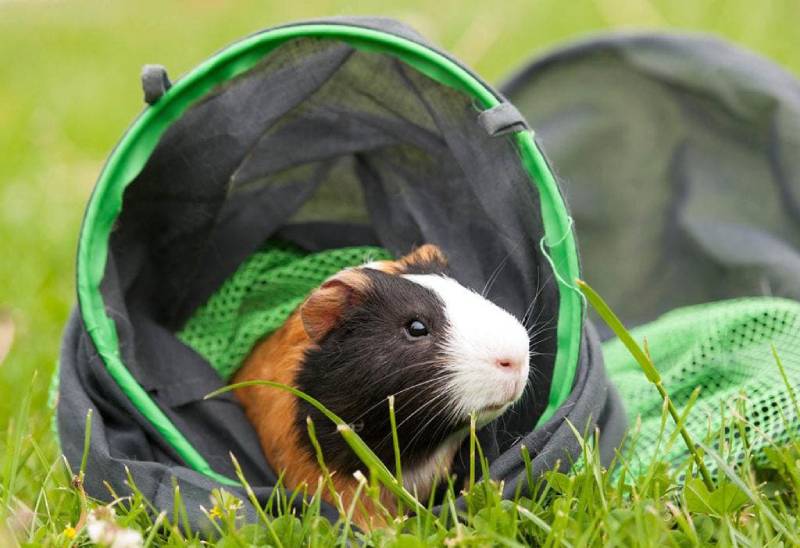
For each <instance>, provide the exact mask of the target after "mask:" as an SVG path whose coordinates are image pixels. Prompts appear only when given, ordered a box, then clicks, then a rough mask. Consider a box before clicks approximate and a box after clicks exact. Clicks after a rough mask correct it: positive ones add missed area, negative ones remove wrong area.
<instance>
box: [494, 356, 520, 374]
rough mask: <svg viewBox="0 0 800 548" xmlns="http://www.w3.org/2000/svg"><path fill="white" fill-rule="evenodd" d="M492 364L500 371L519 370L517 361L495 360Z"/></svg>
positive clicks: (508, 359)
mask: <svg viewBox="0 0 800 548" xmlns="http://www.w3.org/2000/svg"><path fill="white" fill-rule="evenodd" d="M494 363H495V365H497V367H499V368H500V369H505V370H506V371H509V372H511V371H517V370H518V369H519V368H520V363H519V361H518V360H514V359H511V358H497V359H496V360H495V362H494Z"/></svg>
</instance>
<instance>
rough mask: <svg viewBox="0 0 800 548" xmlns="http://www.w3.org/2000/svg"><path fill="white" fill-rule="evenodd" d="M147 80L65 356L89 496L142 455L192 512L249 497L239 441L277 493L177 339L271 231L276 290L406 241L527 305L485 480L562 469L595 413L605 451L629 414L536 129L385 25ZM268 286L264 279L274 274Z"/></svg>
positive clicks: (86, 246)
mask: <svg viewBox="0 0 800 548" xmlns="http://www.w3.org/2000/svg"><path fill="white" fill-rule="evenodd" d="M143 82H144V87H145V92H146V98H147V101H148V102H149V103H150V106H149V107H147V108H146V109H145V110H144V112H143V113H142V114H141V116H140V117H139V118H138V119H137V120H136V121H135V122H134V123H133V125H132V126H131V127H130V129H129V130H128V131H127V133H126V134H125V135H124V136H123V138H122V140H121V141H120V143H119V144H118V145H117V147H116V148H115V150H114V151H113V153H112V154H111V156H110V157H109V159H108V161H107V163H106V165H105V167H104V169H103V170H102V173H101V175H100V177H99V180H98V182H97V185H96V187H95V190H94V192H93V194H92V196H91V199H90V201H89V205H88V207H87V210H86V214H85V218H84V222H83V226H82V228H81V234H80V241H79V250H78V261H77V288H78V309H77V310H76V311H75V312H74V313H73V315H72V316H71V318H70V320H69V323H68V326H67V329H66V334H65V337H64V343H63V350H62V354H61V359H60V367H59V386H58V399H57V429H58V434H59V439H60V443H61V446H62V449H63V452H64V454H65V456H66V458H67V460H68V461H69V462H70V463H71V465H72V466H73V467H77V466H78V464H79V463H80V462H81V459H82V454H83V447H84V422H85V417H86V416H87V412H88V411H89V410H90V409H91V410H93V414H92V418H91V439H90V443H89V445H88V455H87V459H88V460H87V463H88V465H87V470H88V471H89V472H88V474H87V476H86V480H85V488H86V490H87V492H88V493H89V494H90V495H92V496H94V497H98V498H101V499H102V498H108V497H109V496H110V495H109V493H108V491H107V490H106V488H105V487H104V485H103V482H104V481H105V482H108V483H109V484H110V485H111V486H112V487H113V488H114V489H115V490H116V492H117V493H126V492H128V490H129V489H128V487H126V484H125V481H126V479H127V471H129V472H130V475H131V477H132V478H133V480H134V481H135V482H136V485H137V486H138V488H139V489H140V490H141V491H142V493H143V494H144V495H145V496H146V497H147V498H148V499H149V500H150V501H152V502H153V503H154V505H155V506H156V507H158V508H161V509H165V510H169V509H171V508H172V507H173V493H174V487H173V482H177V484H178V485H179V486H180V489H181V497H182V499H183V501H184V502H185V503H186V506H187V510H188V512H189V518H190V520H191V522H192V524H193V525H195V526H198V527H202V525H203V520H204V517H203V514H202V513H201V511H200V505H208V501H209V494H210V492H211V490H212V489H214V488H216V487H220V486H224V487H226V488H227V489H229V490H232V491H234V492H242V491H241V490H240V487H238V482H237V481H235V480H234V478H235V474H234V469H233V466H232V463H231V460H230V458H229V453H233V454H234V455H236V457H237V459H238V461H239V463H240V464H241V467H242V470H243V472H244V475H245V477H246V478H247V479H248V482H249V483H250V484H251V485H252V486H253V488H254V490H255V492H256V494H257V496H258V497H259V498H261V499H266V498H267V497H268V496H269V495H270V493H271V491H272V490H273V488H274V487H275V484H276V473H275V471H273V470H270V468H269V466H268V464H267V463H266V461H265V459H264V457H263V455H262V453H261V449H260V447H259V444H258V441H257V439H256V436H255V433H254V431H253V428H252V427H251V425H250V424H249V423H248V421H247V419H246V418H245V416H244V414H243V412H242V409H241V408H240V406H239V405H238V403H237V402H236V400H235V399H234V398H233V397H232V396H231V395H230V394H228V395H227V396H223V397H219V398H214V399H209V400H204V399H203V397H204V396H205V395H206V394H208V393H210V392H211V391H213V390H215V389H217V388H220V387H221V386H224V384H225V383H226V380H227V379H226V374H227V373H228V372H229V371H228V369H226V368H225V367H219V364H218V363H216V362H215V360H214V359H210V358H209V354H208V353H206V352H203V351H202V350H203V348H206V347H203V345H202V344H200V345H199V346H193V345H190V344H186V342H185V341H187V340H195V341H196V340H198V339H197V338H196V337H195V338H194V339H193V338H192V333H196V332H195V331H192V328H193V326H194V327H196V325H197V324H196V323H192V322H193V321H194V322H196V318H197V314H198V312H199V311H202V310H207V307H208V306H211V304H212V303H213V302H215V301H214V299H215V298H216V299H219V296H220V295H227V294H228V293H225V291H227V290H229V289H230V288H231V287H233V286H231V280H236V279H240V280H241V279H242V278H241V273H242V272H243V270H242V269H243V268H245V269H246V268H248V265H252V264H253V261H254V258H256V259H258V260H256V263H258V261H262V262H261V263H258V264H262V265H263V261H266V262H267V263H268V262H269V260H270V257H274V254H275V250H276V249H277V248H275V247H274V245H275V244H274V243H275V242H278V241H279V242H281V245H289V246H291V249H292V250H293V253H294V255H293V256H292V257H290V259H291V260H290V263H291V264H290V268H289V269H288V270H286V271H285V272H284V273H285V274H286V273H287V272H288V274H286V276H284V277H283V278H280V279H278V278H276V279H278V281H277V282H275V283H278V284H280V283H282V284H284V285H282V286H280V285H279V286H276V287H278V288H279V289H280V291H273V292H272V294H273V295H275V294H284V293H282V292H283V291H285V292H291V291H294V292H295V293H293V295H295V294H296V293H297V292H298V291H299V290H298V287H300V288H303V287H307V286H308V285H309V284H312V285H311V286H313V283H312V282H314V281H315V280H317V281H321V279H322V278H321V277H324V274H325V272H326V271H327V270H330V269H331V268H333V267H338V266H346V263H347V262H348V261H353V260H354V258H353V256H352V254H348V253H352V251H348V250H353V249H359V250H363V249H365V248H370V249H374V248H379V249H380V250H385V252H387V253H389V254H391V255H395V256H397V255H400V254H402V253H405V252H407V251H408V250H410V249H411V248H412V247H413V246H415V245H420V244H423V243H434V244H437V245H439V246H440V247H441V248H442V249H443V250H444V252H445V253H446V254H447V256H448V258H449V262H450V265H451V270H452V274H453V276H454V277H455V278H456V279H458V281H460V282H461V283H463V284H464V285H467V286H469V287H472V288H475V289H476V290H479V291H480V290H481V289H484V288H485V289H486V290H487V292H488V297H489V298H490V299H492V300H493V301H495V302H496V303H497V304H499V305H501V306H503V307H504V308H506V309H507V310H509V311H510V312H512V313H513V314H515V315H516V316H517V317H519V318H522V317H523V316H525V311H526V310H527V309H528V307H529V305H530V304H531V303H532V302H533V303H534V305H535V306H534V311H535V312H534V313H533V314H532V315H531V317H533V318H535V321H536V322H537V331H538V332H539V333H540V334H541V336H539V337H537V338H536V340H535V341H534V344H533V345H532V349H533V350H534V351H535V357H534V358H533V361H532V368H531V370H532V373H531V379H530V385H531V390H530V391H529V392H528V393H527V395H526V396H525V397H524V398H523V400H522V401H521V402H520V403H518V404H517V406H516V407H515V408H514V410H513V411H512V412H510V413H509V414H507V415H506V416H504V417H502V418H501V419H500V420H501V421H502V424H501V425H498V424H497V421H496V422H495V423H491V424H489V425H487V426H486V427H484V428H483V429H482V430H481V431H480V434H479V437H480V440H481V443H482V446H483V448H484V450H485V452H486V454H487V457H488V458H489V460H490V462H491V473H492V475H493V476H494V477H496V478H500V479H504V480H505V485H506V490H507V493H508V494H509V496H511V495H512V494H513V492H514V490H515V489H516V486H517V483H518V482H519V481H520V480H521V478H522V476H523V475H524V464H523V461H522V459H521V456H520V451H519V448H520V445H521V444H524V445H525V446H526V447H527V448H528V450H529V451H530V452H531V454H532V455H533V456H534V458H533V469H534V472H535V473H536V474H540V473H542V472H544V471H546V470H550V469H552V468H553V467H555V466H556V465H557V462H560V465H561V466H562V467H563V466H567V464H568V462H569V461H570V460H571V459H574V458H577V456H578V454H579V445H578V442H577V440H576V439H575V436H574V435H573V433H572V430H571V427H570V426H569V424H568V423H567V421H565V419H569V422H570V423H571V424H573V425H577V426H578V427H593V426H597V427H598V428H599V429H600V431H601V432H602V436H601V450H602V454H603V456H604V458H605V459H606V460H608V459H609V458H610V456H611V455H612V454H613V449H614V448H615V447H616V446H617V445H618V443H619V441H620V439H621V436H622V432H623V430H624V428H625V424H626V420H625V416H624V412H623V410H622V407H621V405H620V402H619V399H618V397H617V395H616V392H615V390H614V389H613V388H612V387H611V386H610V385H609V383H608V380H607V378H606V375H605V372H604V368H603V362H602V356H601V353H600V344H599V342H598V339H597V338H596V337H595V336H594V334H593V332H592V330H591V328H590V327H589V326H588V325H587V324H586V323H585V322H584V317H585V310H584V305H583V301H582V299H581V297H580V295H579V293H578V292H577V290H576V289H575V287H574V286H573V281H574V279H575V278H576V277H578V275H579V261H578V255H577V248H576V242H575V238H574V234H573V226H572V222H571V220H570V217H569V214H568V211H567V208H566V206H565V204H564V201H563V199H562V196H561V193H560V191H559V187H558V184H557V182H556V180H555V177H554V175H553V173H552V171H551V169H550V166H549V164H548V162H547V160H546V159H545V157H544V155H543V153H542V151H541V149H540V148H539V146H538V145H537V144H536V142H535V140H534V137H533V133H532V132H531V131H530V130H529V128H528V127H527V124H526V122H525V120H524V119H523V118H522V116H521V115H520V114H519V112H518V111H517V110H516V109H515V108H514V107H513V106H512V105H511V104H510V103H509V102H508V101H506V100H505V99H504V98H503V96H502V95H500V94H499V93H498V92H496V91H495V90H494V89H492V88H491V87H490V86H489V85H488V84H486V83H485V82H483V81H482V80H481V79H480V78H479V77H478V76H476V75H475V74H474V73H473V72H471V71H470V70H469V69H467V68H466V67H464V66H463V65H461V64H460V63H459V62H458V61H457V60H455V59H453V58H452V57H451V56H449V55H447V54H446V53H444V52H441V51H439V50H437V49H436V48H434V47H432V46H431V45H429V44H427V43H426V42H425V41H424V40H423V39H422V38H421V37H419V36H418V35H417V34H415V33H414V32H413V31H411V30H409V29H408V28H406V27H404V26H402V25H399V24H397V23H395V22H393V21H390V20H379V19H330V20H319V21H312V22H306V23H299V24H293V25H287V26H282V27H278V28H273V29H270V30H266V31H264V32H260V33H257V34H254V35H252V36H250V37H248V38H245V39H244V40H242V41H240V42H238V43H236V44H234V45H232V46H230V47H228V48H227V49H224V50H223V51H221V52H219V53H218V54H216V55H215V56H213V57H212V58H210V59H209V60H207V61H206V62H204V63H203V64H201V65H200V66H199V67H197V68H196V69H195V70H193V71H191V72H190V73H189V74H188V75H186V76H185V77H183V78H181V79H180V80H179V81H177V82H176V83H175V84H174V85H172V86H171V85H170V83H169V80H168V79H167V78H166V75H165V74H164V73H163V72H160V71H159V70H157V69H153V68H152V67H151V68H150V69H148V70H146V71H145V73H144V78H143ZM287 260H288V259H287ZM287 264H288V263H287ZM251 274H252V272H251ZM266 274H268V272H267V271H265V275H266ZM237 276H238V278H237ZM247 279H249V280H254V283H255V282H256V281H258V280H257V277H256V278H253V277H251V278H247ZM292 280H300V282H298V283H299V285H297V284H295V285H292ZM258 283H260V284H261V286H260V287H261V288H262V289H263V288H266V290H267V293H269V290H270V288H271V287H272V286H271V285H270V283H271V282H269V281H267V282H265V281H264V280H261V281H260V282H258ZM304 284H305V285H304ZM234 285H236V284H234ZM236 287H240V288H242V290H243V291H247V288H248V287H251V285H249V284H241V285H239V286H236ZM226 288H227V289H226ZM234 289H235V288H234ZM230 294H231V295H234V294H237V293H236V291H233V293H230ZM238 295H239V297H238V298H241V294H238ZM223 300H224V299H223ZM251 304H252V303H251ZM262 304H264V302H262ZM267 304H269V303H267ZM283 305H284V306H287V305H286V302H283ZM265 306H266V305H265ZM234 309H235V307H234ZM229 310H231V308H230V307H229ZM278 316H280V314H278ZM275 317H276V316H270V318H271V319H270V318H267V319H266V320H265V319H264V318H262V321H264V322H266V323H265V324H264V325H267V324H270V321H273V324H274V319H275ZM270 325H271V324H270ZM234 331H236V330H235V329H234ZM201 338H202V337H201ZM223 344H224V343H223ZM211 346H213V344H212V345H211ZM209 348H210V347H209ZM523 483H524V482H523ZM324 511H325V512H326V514H327V515H329V516H331V517H335V512H334V510H333V509H332V508H327V507H326V508H325V510H324Z"/></svg>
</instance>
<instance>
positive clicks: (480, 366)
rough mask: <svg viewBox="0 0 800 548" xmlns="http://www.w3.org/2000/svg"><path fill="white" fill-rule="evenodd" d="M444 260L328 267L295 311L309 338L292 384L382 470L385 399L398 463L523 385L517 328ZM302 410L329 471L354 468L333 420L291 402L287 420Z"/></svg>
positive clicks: (459, 432)
mask: <svg viewBox="0 0 800 548" xmlns="http://www.w3.org/2000/svg"><path fill="white" fill-rule="evenodd" d="M446 268H447V264H446V261H445V258H444V256H443V255H442V253H441V251H439V249H438V248H436V247H435V246H432V245H426V246H422V247H420V248H418V249H417V250H416V251H414V252H412V253H411V254H409V255H407V256H405V257H403V258H401V259H399V260H397V261H381V262H376V263H369V264H367V265H365V266H363V267H359V268H353V269H347V270H344V271H342V272H340V273H338V274H336V275H335V276H333V277H332V278H330V279H329V280H327V281H326V282H325V283H324V284H322V286H320V287H319V288H318V289H317V290H315V291H314V292H313V293H312V294H311V295H310V297H309V298H308V299H307V301H306V302H305V303H304V305H303V306H302V307H301V309H300V313H301V317H302V321H303V325H304V327H305V329H306V332H307V334H308V336H309V338H310V339H311V341H312V343H313V344H312V345H311V346H310V347H309V349H308V350H306V353H305V360H304V363H303V367H302V368H301V369H300V370H299V372H298V375H297V378H296V382H297V386H298V388H299V389H300V390H302V391H304V392H306V393H307V394H309V395H310V396H312V397H314V398H316V399H318V400H319V401H321V402H322V403H323V404H324V405H325V406H327V407H328V408H329V409H330V410H332V411H333V412H334V413H336V414H337V415H339V416H340V417H341V418H342V419H344V420H346V421H348V422H349V423H350V424H351V426H352V428H353V429H354V430H355V431H356V432H357V433H358V434H359V435H360V436H361V437H362V438H363V439H364V441H365V442H366V443H367V444H368V445H369V446H370V447H371V448H372V450H373V451H375V452H376V453H377V455H378V456H379V457H380V458H381V459H382V460H383V461H384V463H386V464H387V465H388V466H390V467H391V464H392V463H393V462H394V453H393V447H392V436H391V427H390V418H389V411H388V403H387V398H388V397H389V396H390V395H394V397H395V415H396V421H397V431H398V437H399V441H400V449H401V454H402V459H403V463H404V465H405V466H408V467H413V466H415V465H418V464H419V465H422V464H424V461H426V460H428V459H430V457H431V456H432V455H433V454H435V453H436V452H437V450H438V449H439V448H441V447H443V446H448V445H449V446H452V447H455V446H456V445H458V444H459V443H460V441H461V440H462V439H463V437H464V433H465V432H466V427H467V426H468V424H469V417H470V414H471V413H472V412H475V413H477V415H478V419H479V421H481V422H487V421H489V420H491V419H493V418H495V417H497V416H499V415H500V414H502V413H503V412H504V411H505V410H506V409H507V408H508V407H509V406H510V405H511V404H513V403H514V402H515V401H516V400H517V399H519V397H520V396H521V395H522V393H523V391H524V389H525V386H526V383H527V379H528V369H529V340H528V334H527V331H526V330H525V328H524V327H523V326H522V324H521V323H520V322H519V321H518V320H517V319H516V318H514V317H513V316H512V315H511V314H509V313H508V312H506V311H504V310H503V309H501V308H499V307H498V306H496V305H495V304H493V303H491V302H490V301H488V300H486V299H485V298H483V297H482V296H480V295H479V294H478V293H476V292H474V291H471V290H469V289H467V288H465V287H464V286H462V285H460V284H459V283H458V282H456V281H455V280H453V279H452V278H450V277H448V276H446V274H445V270H446ZM306 416H311V417H312V419H313V420H314V424H315V427H316V433H317V438H318V440H319V442H320V444H321V446H322V450H323V454H324V456H325V459H326V461H328V462H329V464H330V465H331V467H332V468H334V469H337V470H340V471H342V472H344V473H349V472H352V471H354V470H356V469H358V468H361V467H363V465H361V463H360V462H359V461H358V459H357V458H356V457H355V455H354V454H352V452H351V451H350V450H349V449H348V448H347V446H346V445H345V443H344V442H343V440H342V438H341V436H340V435H339V433H338V432H336V428H335V426H334V425H331V424H330V422H329V421H328V420H327V419H325V418H324V417H323V416H322V415H321V414H320V413H319V412H317V411H316V410H315V409H314V408H313V407H312V406H310V405H308V404H306V403H305V402H300V404H299V408H298V414H297V417H296V420H297V421H298V427H300V428H302V429H305V419H306ZM453 450H454V449H453Z"/></svg>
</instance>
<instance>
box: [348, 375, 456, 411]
mask: <svg viewBox="0 0 800 548" xmlns="http://www.w3.org/2000/svg"><path fill="white" fill-rule="evenodd" d="M384 378H386V377H384ZM440 380H441V379H440V378H438V377H437V378H433V379H427V380H424V381H421V382H418V383H416V384H412V385H411V386H407V387H406V388H403V389H402V390H398V391H396V392H393V393H392V394H390V395H391V396H397V395H398V394H402V393H403V392H408V391H409V390H413V389H415V388H419V387H420V386H424V385H426V384H430V383H433V382H436V381H440ZM388 397H389V396H387V397H386V398H384V399H382V400H380V401H379V402H377V403H375V404H373V405H371V406H369V407H368V408H367V409H365V410H364V411H363V412H362V413H361V414H360V415H358V416H357V417H356V418H354V419H352V420H351V421H350V422H357V421H358V420H359V419H361V418H363V417H364V415H366V414H367V413H369V412H370V411H372V410H373V409H375V408H376V407H379V406H381V405H386V406H387V407H388V405H389V404H388V402H387V401H386V400H387V399H388ZM406 403H408V402H406ZM403 405H405V404H403ZM400 409H402V407H401V408H400ZM398 410H399V409H398ZM398 410H395V411H398Z"/></svg>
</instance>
